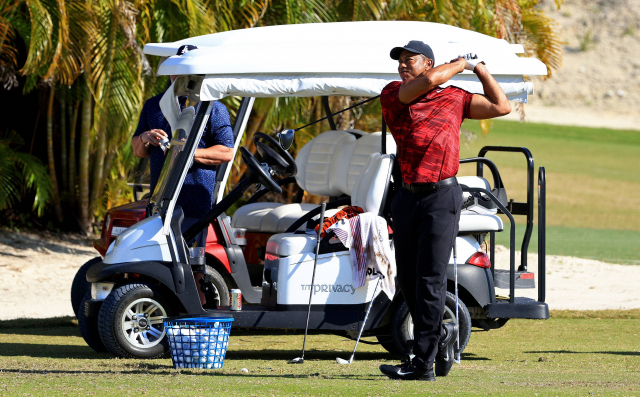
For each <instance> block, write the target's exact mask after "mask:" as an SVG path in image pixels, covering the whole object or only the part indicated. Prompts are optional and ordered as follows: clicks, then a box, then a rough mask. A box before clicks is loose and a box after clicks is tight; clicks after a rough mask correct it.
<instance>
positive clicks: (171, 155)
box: [151, 107, 195, 212]
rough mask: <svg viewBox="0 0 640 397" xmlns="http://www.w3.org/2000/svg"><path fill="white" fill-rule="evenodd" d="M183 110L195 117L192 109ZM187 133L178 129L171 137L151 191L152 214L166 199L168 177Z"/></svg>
mask: <svg viewBox="0 0 640 397" xmlns="http://www.w3.org/2000/svg"><path fill="white" fill-rule="evenodd" d="M185 110H191V112H192V113H193V114H194V115H195V112H194V110H193V108H191V107H190V108H187V109H185ZM188 136H189V133H188V132H187V131H185V130H184V129H182V128H179V129H177V130H175V131H173V137H171V142H170V144H169V145H170V146H169V149H167V151H166V152H165V155H166V156H167V158H166V160H165V162H164V165H163V166H162V171H161V172H160V178H159V179H158V183H157V184H156V188H155V190H154V191H153V195H152V196H151V203H153V207H154V212H155V211H156V209H157V210H159V209H160V207H161V206H162V201H163V197H165V198H168V194H167V193H169V192H167V187H168V186H169V177H170V176H171V175H172V174H173V171H174V169H175V167H176V164H177V162H178V156H179V154H180V152H182V150H183V149H184V144H185V142H186V141H187V137H188Z"/></svg>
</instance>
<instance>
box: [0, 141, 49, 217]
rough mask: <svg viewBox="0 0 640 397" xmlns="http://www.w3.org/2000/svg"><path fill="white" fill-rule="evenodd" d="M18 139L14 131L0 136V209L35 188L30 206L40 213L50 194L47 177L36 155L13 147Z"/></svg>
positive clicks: (13, 202) (8, 206) (18, 142)
mask: <svg viewBox="0 0 640 397" xmlns="http://www.w3.org/2000/svg"><path fill="white" fill-rule="evenodd" d="M20 143H21V139H19V136H18V135H17V134H16V133H15V132H12V133H9V134H5V135H3V136H2V138H1V139H0V209H6V208H10V207H11V206H12V205H13V204H15V203H16V202H17V201H19V200H20V199H21V198H22V197H23V196H24V194H25V193H26V192H29V191H34V190H35V198H34V202H33V209H34V210H35V211H36V212H37V214H38V216H42V214H43V212H44V209H45V206H46V204H47V203H48V202H49V201H51V198H52V187H51V179H50V178H49V174H48V172H47V169H46V167H45V166H44V165H43V164H42V162H41V161H40V160H39V159H38V158H37V157H35V156H33V155H30V154H28V153H23V152H20V151H18V150H16V149H15V147H16V146H17V145H19V144H20Z"/></svg>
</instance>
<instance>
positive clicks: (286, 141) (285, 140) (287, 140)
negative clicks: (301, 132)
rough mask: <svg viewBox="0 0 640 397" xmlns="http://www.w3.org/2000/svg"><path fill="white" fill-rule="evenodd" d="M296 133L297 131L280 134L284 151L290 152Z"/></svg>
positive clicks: (284, 131) (286, 131)
mask: <svg viewBox="0 0 640 397" xmlns="http://www.w3.org/2000/svg"><path fill="white" fill-rule="evenodd" d="M294 133H295V131H293V130H282V131H281V132H279V133H278V141H279V142H280V146H282V148H283V149H284V150H289V148H290V147H291V144H292V143H293V135H294Z"/></svg>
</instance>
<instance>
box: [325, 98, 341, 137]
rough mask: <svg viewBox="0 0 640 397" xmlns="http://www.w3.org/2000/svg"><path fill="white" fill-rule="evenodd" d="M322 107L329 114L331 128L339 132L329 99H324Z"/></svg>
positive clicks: (328, 119)
mask: <svg viewBox="0 0 640 397" xmlns="http://www.w3.org/2000/svg"><path fill="white" fill-rule="evenodd" d="M322 107H323V108H324V112H325V113H326V114H327V121H328V122H329V126H330V127H331V129H332V130H337V129H338V128H337V127H336V122H335V120H333V114H331V106H329V97H328V96H323V97H322Z"/></svg>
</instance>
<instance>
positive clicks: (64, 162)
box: [58, 87, 69, 192]
mask: <svg viewBox="0 0 640 397" xmlns="http://www.w3.org/2000/svg"><path fill="white" fill-rule="evenodd" d="M67 91H68V89H67V88H65V87H61V89H60V98H59V99H58V101H59V102H60V169H61V172H62V191H63V192H68V191H69V172H68V165H69V163H68V159H67V101H66V98H67Z"/></svg>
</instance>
